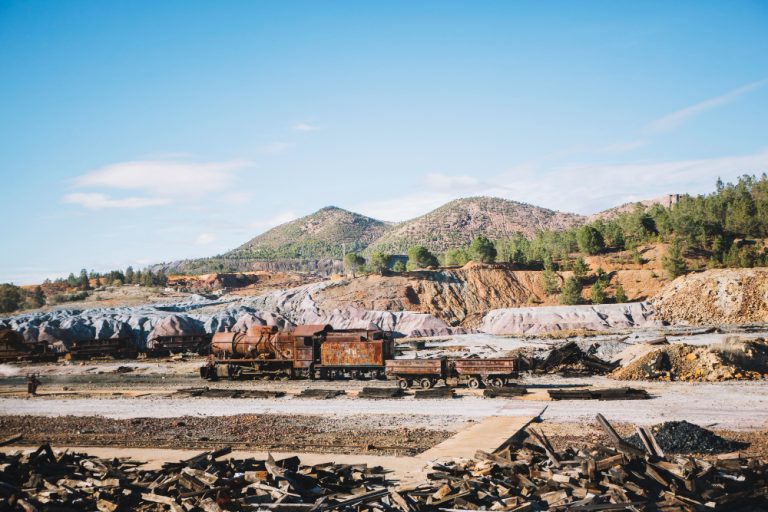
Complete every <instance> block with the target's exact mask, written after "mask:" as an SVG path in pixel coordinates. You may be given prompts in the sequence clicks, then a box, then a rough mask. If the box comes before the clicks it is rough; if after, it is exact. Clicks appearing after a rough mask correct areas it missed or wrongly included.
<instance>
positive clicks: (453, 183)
mask: <svg viewBox="0 0 768 512" xmlns="http://www.w3.org/2000/svg"><path fill="white" fill-rule="evenodd" d="M423 182H424V185H425V186H427V187H429V188H431V189H437V190H455V189H461V190H466V189H467V188H473V187H476V186H477V185H479V184H480V180H479V179H477V178H475V177H474V176H448V175H446V174H440V173H430V174H427V175H426V176H424V180H423Z"/></svg>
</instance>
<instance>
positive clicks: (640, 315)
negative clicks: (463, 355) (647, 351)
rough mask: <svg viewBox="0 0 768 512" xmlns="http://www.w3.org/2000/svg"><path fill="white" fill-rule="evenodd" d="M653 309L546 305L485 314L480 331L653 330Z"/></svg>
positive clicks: (642, 305) (644, 304)
mask: <svg viewBox="0 0 768 512" xmlns="http://www.w3.org/2000/svg"><path fill="white" fill-rule="evenodd" d="M658 325H660V322H659V321H658V320H656V319H654V311H653V307H652V306H651V305H650V304H649V303H647V302H631V303H626V304H600V305H591V306H546V307H526V308H506V309H496V310H493V311H489V312H488V314H486V315H485V316H484V317H483V320H482V322H481V324H480V330H481V331H482V332H486V333H489V334H537V333H544V332H553V331H563V330H581V329H588V330H594V331H602V330H608V329H616V328H621V329H627V328H631V327H654V326H658Z"/></svg>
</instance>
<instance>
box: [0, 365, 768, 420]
mask: <svg viewBox="0 0 768 512" xmlns="http://www.w3.org/2000/svg"><path fill="white" fill-rule="evenodd" d="M262 384H268V385H269V387H270V388H272V389H276V388H279V387H280V385H281V384H282V383H275V382H271V383H262ZM334 384H337V385H344V384H345V383H334ZM352 384H353V383H346V385H347V386H350V385H352ZM358 384H359V383H358ZM637 384H638V386H640V387H643V388H645V389H647V390H648V391H649V393H651V395H653V396H654V398H652V399H651V400H634V401H608V402H602V401H596V400H587V401H583V400H573V401H571V400H569V401H558V402H552V401H546V400H544V398H545V397H546V389H547V388H549V387H561V386H569V385H591V386H593V387H604V386H606V387H608V386H613V387H615V386H621V385H624V383H619V382H616V381H613V380H611V379H608V378H604V377H592V378H590V379H563V378H558V377H547V378H536V379H532V380H528V381H523V385H526V386H529V389H530V390H531V391H534V392H535V393H533V395H532V396H531V397H529V398H522V399H499V398H496V399H485V398H481V397H478V396H474V395H471V394H467V395H465V396H462V397H461V398H455V399H449V400H445V399H441V400H415V399H414V398H413V397H406V398H402V399H391V400H364V399H358V398H353V397H352V396H351V395H350V396H346V397H340V398H335V399H331V400H308V399H299V398H295V397H291V396H286V397H283V398H276V399H228V400H222V399H208V398H169V397H167V396H161V395H152V394H150V395H149V396H144V397H139V398H122V397H119V398H58V399H56V398H50V399H45V398H37V399H31V400H26V399H22V398H0V414H2V415H24V416H54V417H55V416H66V415H74V416H104V417H107V418H118V419H125V418H139V417H152V418H170V417H180V416H229V415H236V414H282V415H331V416H354V415H371V416H379V417H386V416H399V417H403V418H408V417H411V416H415V417H417V418H419V419H418V420H415V423H409V424H408V425H414V424H416V425H418V426H425V427H426V426H431V428H437V429H443V428H449V426H450V425H451V424H453V423H455V422H456V421H466V420H471V419H473V420H477V419H480V418H484V417H487V416H527V415H531V414H535V413H537V412H538V411H540V410H541V409H542V408H543V407H544V406H548V409H547V411H546V413H545V415H544V418H545V419H546V420H547V421H554V422H559V423H582V422H585V421H591V420H592V419H593V418H594V417H595V415H596V414H597V413H602V414H604V415H605V416H606V417H607V418H609V419H611V420H612V421H617V422H627V423H635V424H641V425H648V424H654V423H659V422H662V421H667V420H671V419H675V420H687V421H690V422H692V423H698V424H701V425H710V424H716V425H717V426H718V427H719V428H726V429H732V430H759V429H765V428H768V382H766V381H758V382H722V383H694V384H689V383H680V382H675V383H667V382H654V383H637ZM295 385H296V383H295V382H294V383H287V384H286V386H291V387H292V386H295ZM305 385H306V384H305ZM633 385H634V384H633ZM315 387H320V386H319V385H318V384H317V383H316V384H315ZM322 387H326V385H325V384H324V385H323V386H322ZM166 392H167V390H166ZM404 425H405V424H404Z"/></svg>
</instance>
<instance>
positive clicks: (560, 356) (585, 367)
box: [521, 341, 619, 377]
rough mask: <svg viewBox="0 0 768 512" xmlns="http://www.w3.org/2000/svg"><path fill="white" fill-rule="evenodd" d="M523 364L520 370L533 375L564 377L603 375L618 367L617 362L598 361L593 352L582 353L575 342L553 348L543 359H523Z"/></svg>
mask: <svg viewBox="0 0 768 512" xmlns="http://www.w3.org/2000/svg"><path fill="white" fill-rule="evenodd" d="M593 348H595V349H596V347H593ZM523 363H524V366H523V367H522V368H521V369H528V370H531V371H533V372H534V373H557V374H560V375H563V376H566V377H571V376H582V375H584V376H589V375H605V374H608V373H610V372H612V371H613V370H615V369H616V368H617V367H618V366H619V363H618V362H610V361H605V360H603V359H600V358H599V357H597V356H596V355H594V350H587V351H586V352H585V351H583V350H582V349H581V348H580V347H579V346H578V345H577V344H576V342H575V341H569V342H568V343H565V344H564V345H562V346H559V347H556V348H553V349H552V350H550V352H549V354H547V357H545V358H544V359H539V358H524V361H523ZM525 366H527V367H528V368H525Z"/></svg>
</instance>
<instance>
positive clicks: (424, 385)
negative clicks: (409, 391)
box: [419, 379, 432, 389]
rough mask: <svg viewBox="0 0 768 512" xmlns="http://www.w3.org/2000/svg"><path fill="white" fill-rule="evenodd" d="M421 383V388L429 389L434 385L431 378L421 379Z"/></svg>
mask: <svg viewBox="0 0 768 512" xmlns="http://www.w3.org/2000/svg"><path fill="white" fill-rule="evenodd" d="M419 385H420V386H421V389H429V388H431V387H432V381H431V380H429V379H421V381H419Z"/></svg>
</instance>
